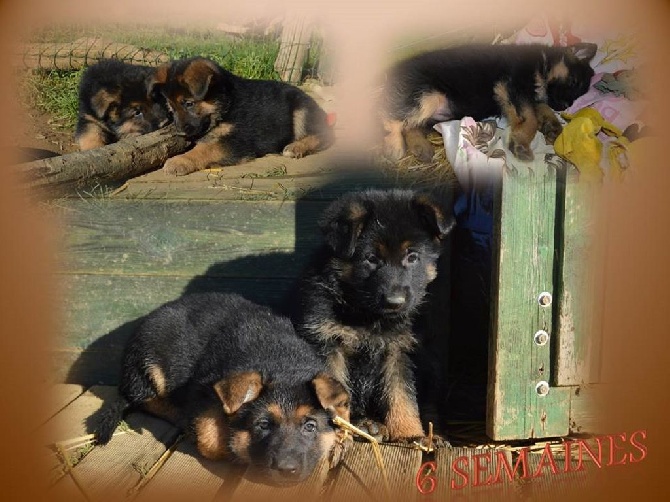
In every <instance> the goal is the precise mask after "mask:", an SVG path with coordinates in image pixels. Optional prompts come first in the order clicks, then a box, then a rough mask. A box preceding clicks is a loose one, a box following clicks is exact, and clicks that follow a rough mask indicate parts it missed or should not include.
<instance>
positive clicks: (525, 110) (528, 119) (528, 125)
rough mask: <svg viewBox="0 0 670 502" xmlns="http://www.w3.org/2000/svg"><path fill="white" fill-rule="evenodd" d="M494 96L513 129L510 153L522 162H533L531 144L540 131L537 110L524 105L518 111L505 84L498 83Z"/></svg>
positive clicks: (494, 88) (494, 89)
mask: <svg viewBox="0 0 670 502" xmlns="http://www.w3.org/2000/svg"><path fill="white" fill-rule="evenodd" d="M493 94H494V97H495V99H496V102H497V103H498V105H499V106H500V109H501V110H502V112H503V115H505V117H506V118H507V121H508V122H509V124H510V127H511V134H510V142H509V149H510V151H511V152H512V153H513V154H514V155H515V156H516V157H518V158H519V159H521V160H533V151H532V150H531V148H530V142H531V141H532V140H533V138H534V137H535V133H537V130H538V120H537V116H536V115H535V110H534V109H533V107H532V106H531V105H529V104H522V105H521V109H520V110H519V111H517V107H516V106H514V104H513V103H512V102H511V101H510V98H509V93H508V91H507V86H506V84H505V83H503V82H498V83H497V84H496V85H495V86H494V87H493Z"/></svg>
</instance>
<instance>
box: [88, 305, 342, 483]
mask: <svg viewBox="0 0 670 502" xmlns="http://www.w3.org/2000/svg"><path fill="white" fill-rule="evenodd" d="M325 371H326V368H325V366H324V363H323V361H322V359H320V358H319V357H317V355H316V353H315V352H314V350H313V349H312V348H311V347H310V345H309V344H308V343H307V342H305V341H304V340H302V339H301V338H299V337H298V336H297V335H296V333H295V331H294V329H293V326H292V324H291V322H290V321H289V320H288V319H287V318H284V317H280V316H277V315H276V314H274V313H272V311H271V310H270V309H268V308H266V307H261V306H259V305H256V304H254V303H252V302H249V301H247V300H245V299H243V298H241V297H239V296H237V295H232V294H222V293H203V294H192V295H186V296H184V297H182V298H180V299H178V300H175V301H173V302H170V303H167V304H165V305H163V306H162V307H160V308H158V309H157V310H155V311H154V312H153V313H151V314H149V315H148V316H147V317H146V319H145V320H144V321H143V323H142V324H141V326H140V327H139V328H138V330H137V332H136V333H135V334H134V336H133V337H132V338H131V339H130V340H129V342H128V345H127V346H126V349H125V353H124V359H123V370H122V375H121V382H120V385H119V393H120V396H121V397H120V399H119V400H118V401H117V402H115V403H113V404H112V405H110V406H109V407H107V408H106V409H105V411H104V413H102V416H101V417H100V421H99V423H98V426H97V430H96V438H97V440H98V442H99V443H101V444H104V443H106V442H107V441H109V439H110V438H111V436H112V433H113V431H114V429H115V428H116V426H117V425H118V423H119V421H120V420H121V418H122V416H123V414H124V413H125V412H126V411H127V410H128V409H131V408H139V409H143V410H146V411H149V412H150V413H153V414H155V415H157V416H159V417H162V418H166V419H167V420H169V421H171V422H173V423H175V424H176V425H178V426H180V427H182V428H187V429H191V430H192V431H193V432H194V435H195V439H196V441H197V446H198V450H199V451H200V453H201V454H202V455H203V456H205V457H207V458H210V459H224V458H225V459H230V460H234V461H239V462H242V463H246V464H250V465H252V466H253V467H255V468H256V470H257V471H258V473H259V474H260V475H263V476H266V477H267V478H269V479H270V480H271V481H272V482H275V483H280V484H284V483H292V482H298V481H301V480H303V479H305V478H306V477H307V476H309V474H310V473H311V472H312V471H313V469H314V467H315V465H316V464H317V462H318V461H319V460H320V459H321V458H324V457H326V456H329V455H331V454H335V455H337V454H338V451H337V448H338V447H339V446H340V445H339V444H338V443H337V436H338V434H339V432H336V430H335V427H334V425H333V423H332V418H333V417H334V416H335V415H338V416H340V417H342V418H344V419H345V420H348V419H349V396H348V395H347V393H346V391H345V389H344V387H343V386H342V385H341V384H340V383H338V382H337V381H336V380H334V379H333V378H331V377H330V376H328V375H327V374H326V372H325Z"/></svg>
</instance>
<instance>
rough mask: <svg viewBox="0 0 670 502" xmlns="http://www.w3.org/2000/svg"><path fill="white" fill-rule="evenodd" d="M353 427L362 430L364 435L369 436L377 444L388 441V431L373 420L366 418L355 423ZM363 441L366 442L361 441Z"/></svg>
mask: <svg viewBox="0 0 670 502" xmlns="http://www.w3.org/2000/svg"><path fill="white" fill-rule="evenodd" d="M355 425H356V427H358V428H359V429H360V430H362V431H363V432H365V433H366V434H369V435H370V436H372V437H373V438H375V439H376V440H377V441H379V442H382V441H386V440H387V439H388V436H389V434H388V429H387V428H386V426H385V425H384V424H382V423H379V422H376V421H374V420H369V419H367V418H366V419H364V420H361V421H360V422H358V423H356V424H355ZM363 441H367V440H366V439H363Z"/></svg>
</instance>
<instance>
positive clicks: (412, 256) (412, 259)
mask: <svg viewBox="0 0 670 502" xmlns="http://www.w3.org/2000/svg"><path fill="white" fill-rule="evenodd" d="M405 260H406V261H407V263H416V262H417V261H419V253H417V252H415V251H411V252H409V253H407V256H406V257H405Z"/></svg>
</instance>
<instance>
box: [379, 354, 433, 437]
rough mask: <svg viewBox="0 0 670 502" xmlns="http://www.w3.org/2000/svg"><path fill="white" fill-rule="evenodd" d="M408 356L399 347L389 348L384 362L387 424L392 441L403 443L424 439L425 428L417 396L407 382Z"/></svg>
mask: <svg viewBox="0 0 670 502" xmlns="http://www.w3.org/2000/svg"><path fill="white" fill-rule="evenodd" d="M406 358H407V355H406V354H404V353H403V352H402V351H401V350H400V349H399V348H398V347H395V346H391V347H389V350H388V353H387V356H386V360H385V361H384V368H383V377H384V391H385V392H384V393H385V396H386V398H387V400H388V407H389V408H388V413H387V415H386V419H385V424H386V428H387V429H388V435H389V440H390V441H401V440H407V439H411V438H417V437H423V436H424V435H425V434H424V432H423V426H422V425H421V420H420V418H419V407H418V405H417V403H416V396H410V395H409V393H408V389H407V382H406V381H405V374H406V373H407V372H408V371H409V369H408V368H407V362H406Z"/></svg>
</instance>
